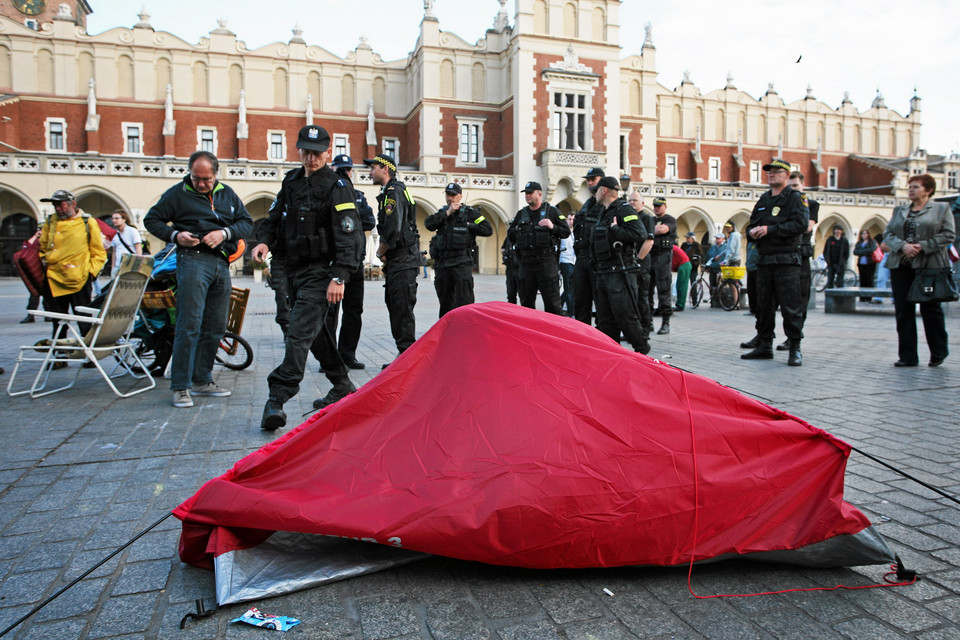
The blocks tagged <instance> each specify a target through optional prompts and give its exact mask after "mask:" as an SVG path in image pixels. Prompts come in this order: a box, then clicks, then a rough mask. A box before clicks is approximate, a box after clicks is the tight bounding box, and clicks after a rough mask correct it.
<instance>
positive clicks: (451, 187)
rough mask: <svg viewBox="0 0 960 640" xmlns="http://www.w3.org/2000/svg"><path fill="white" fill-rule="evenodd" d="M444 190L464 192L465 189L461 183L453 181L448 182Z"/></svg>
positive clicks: (447, 191)
mask: <svg viewBox="0 0 960 640" xmlns="http://www.w3.org/2000/svg"><path fill="white" fill-rule="evenodd" d="M444 191H445V192H446V193H463V189H462V188H460V185H458V184H457V183H456V182H451V183H450V184H448V185H447V186H446V188H445V189H444Z"/></svg>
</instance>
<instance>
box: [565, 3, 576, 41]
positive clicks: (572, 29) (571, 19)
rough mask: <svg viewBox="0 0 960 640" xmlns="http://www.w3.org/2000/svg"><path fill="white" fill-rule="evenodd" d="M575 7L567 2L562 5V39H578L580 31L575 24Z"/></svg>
mask: <svg viewBox="0 0 960 640" xmlns="http://www.w3.org/2000/svg"><path fill="white" fill-rule="evenodd" d="M577 22H578V21H577V5H575V4H573V3H572V2H567V3H566V4H565V5H563V37H564V38H579V37H580V29H579V26H580V25H578V24H577Z"/></svg>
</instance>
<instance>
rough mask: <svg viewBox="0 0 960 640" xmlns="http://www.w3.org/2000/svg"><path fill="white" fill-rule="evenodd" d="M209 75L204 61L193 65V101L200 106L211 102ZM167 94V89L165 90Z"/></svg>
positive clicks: (198, 61)
mask: <svg viewBox="0 0 960 640" xmlns="http://www.w3.org/2000/svg"><path fill="white" fill-rule="evenodd" d="M208 85H209V73H208V71H207V64H206V63H205V62H203V61H202V60H197V61H196V62H194V63H193V101H194V103H198V104H207V103H208V102H210V98H209V93H208ZM164 92H166V89H164Z"/></svg>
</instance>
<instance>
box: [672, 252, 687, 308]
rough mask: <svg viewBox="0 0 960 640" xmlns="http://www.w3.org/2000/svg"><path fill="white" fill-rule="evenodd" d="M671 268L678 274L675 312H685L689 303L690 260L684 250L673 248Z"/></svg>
mask: <svg viewBox="0 0 960 640" xmlns="http://www.w3.org/2000/svg"><path fill="white" fill-rule="evenodd" d="M670 268H671V269H672V270H673V272H674V273H676V274H677V304H676V306H675V307H674V308H673V310H674V311H683V309H684V307H685V306H686V303H687V291H688V290H689V288H690V270H691V266H690V258H688V257H687V254H686V253H684V251H683V249H681V248H680V247H678V246H676V245H674V246H673V261H672V263H671V265H670Z"/></svg>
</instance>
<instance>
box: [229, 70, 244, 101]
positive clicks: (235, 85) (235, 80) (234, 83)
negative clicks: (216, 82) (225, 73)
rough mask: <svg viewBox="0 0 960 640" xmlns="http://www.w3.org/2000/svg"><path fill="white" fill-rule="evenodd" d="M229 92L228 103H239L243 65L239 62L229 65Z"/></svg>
mask: <svg viewBox="0 0 960 640" xmlns="http://www.w3.org/2000/svg"><path fill="white" fill-rule="evenodd" d="M229 73H230V93H229V99H230V102H229V104H231V105H234V104H237V105H238V104H240V92H241V91H243V67H241V66H240V65H239V64H232V65H230V72H229Z"/></svg>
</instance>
